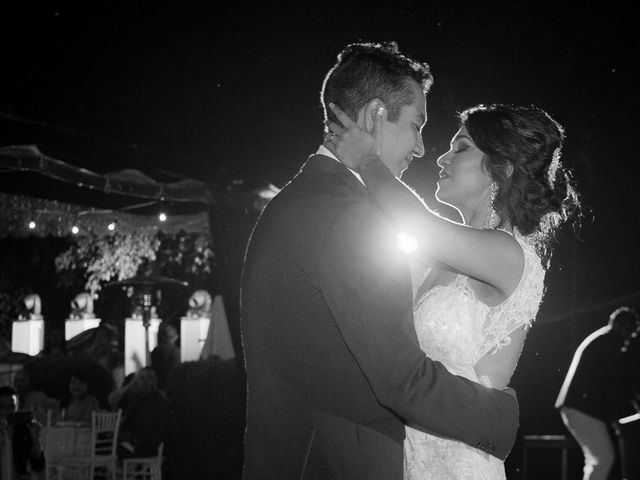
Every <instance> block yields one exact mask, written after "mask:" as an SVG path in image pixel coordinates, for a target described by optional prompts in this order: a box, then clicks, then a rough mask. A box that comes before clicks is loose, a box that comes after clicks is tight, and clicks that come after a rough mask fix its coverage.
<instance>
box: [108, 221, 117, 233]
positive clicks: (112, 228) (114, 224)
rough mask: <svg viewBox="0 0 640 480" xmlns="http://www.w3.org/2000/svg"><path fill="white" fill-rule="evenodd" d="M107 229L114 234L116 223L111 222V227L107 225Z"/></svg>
mask: <svg viewBox="0 0 640 480" xmlns="http://www.w3.org/2000/svg"><path fill="white" fill-rule="evenodd" d="M107 228H108V229H109V231H110V232H113V231H114V230H115V229H116V222H111V223H110V224H109V225H107Z"/></svg>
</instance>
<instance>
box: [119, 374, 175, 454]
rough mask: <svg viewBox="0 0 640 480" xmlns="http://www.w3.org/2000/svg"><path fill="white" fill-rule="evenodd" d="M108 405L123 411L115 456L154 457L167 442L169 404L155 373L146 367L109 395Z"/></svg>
mask: <svg viewBox="0 0 640 480" xmlns="http://www.w3.org/2000/svg"><path fill="white" fill-rule="evenodd" d="M108 401H109V404H110V405H111V407H112V408H113V409H114V410H115V409H122V425H121V427H120V433H119V439H118V457H119V458H120V459H124V458H132V457H153V456H155V455H156V454H157V452H158V447H159V446H160V444H161V443H163V442H164V441H165V439H166V435H167V429H168V426H169V415H170V407H169V401H168V400H167V399H166V398H165V396H164V394H163V393H162V392H161V391H160V390H159V389H158V386H157V378H156V374H155V372H154V371H153V369H152V368H151V367H145V368H142V369H141V370H139V371H138V372H137V373H136V374H132V375H130V376H129V377H127V379H126V380H125V383H124V385H123V386H122V387H121V388H119V389H117V390H114V391H113V392H111V394H110V395H109V398H108Z"/></svg>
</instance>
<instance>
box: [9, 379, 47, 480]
mask: <svg viewBox="0 0 640 480" xmlns="http://www.w3.org/2000/svg"><path fill="white" fill-rule="evenodd" d="M17 405H18V399H17V395H16V391H15V390H14V389H13V388H11V387H9V386H4V387H0V480H23V479H29V478H31V473H32V472H41V471H42V470H44V453H43V451H42V444H41V442H40V428H41V425H40V424H39V423H38V422H36V421H35V419H34V418H33V415H32V414H31V413H30V412H24V411H22V412H17V410H16V409H17Z"/></svg>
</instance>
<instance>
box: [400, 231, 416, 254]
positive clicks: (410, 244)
mask: <svg viewBox="0 0 640 480" xmlns="http://www.w3.org/2000/svg"><path fill="white" fill-rule="evenodd" d="M396 242H397V244H398V248H399V249H400V251H401V252H402V253H404V254H405V255H411V254H412V253H413V252H415V251H416V250H417V249H418V241H417V240H416V238H415V237H412V236H411V235H407V234H406V233H399V234H398V237H397V238H396Z"/></svg>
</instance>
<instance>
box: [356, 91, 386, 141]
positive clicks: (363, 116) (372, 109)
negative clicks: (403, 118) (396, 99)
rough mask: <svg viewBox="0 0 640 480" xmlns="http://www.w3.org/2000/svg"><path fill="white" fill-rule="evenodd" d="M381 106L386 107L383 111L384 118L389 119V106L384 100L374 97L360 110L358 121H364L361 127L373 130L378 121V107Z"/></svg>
mask: <svg viewBox="0 0 640 480" xmlns="http://www.w3.org/2000/svg"><path fill="white" fill-rule="evenodd" d="M380 107H383V108H384V111H383V113H382V120H386V119H387V108H386V106H385V104H384V103H383V102H382V100H380V99H378V98H374V99H373V100H370V101H369V102H368V103H367V104H366V105H365V106H364V108H363V109H362V110H360V115H358V123H360V122H362V124H361V125H360V127H361V128H364V129H365V130H366V131H367V132H369V133H371V132H373V126H374V125H375V122H376V115H377V114H378V109H379V108H380Z"/></svg>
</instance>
